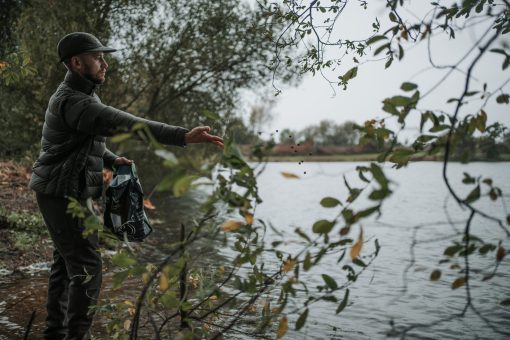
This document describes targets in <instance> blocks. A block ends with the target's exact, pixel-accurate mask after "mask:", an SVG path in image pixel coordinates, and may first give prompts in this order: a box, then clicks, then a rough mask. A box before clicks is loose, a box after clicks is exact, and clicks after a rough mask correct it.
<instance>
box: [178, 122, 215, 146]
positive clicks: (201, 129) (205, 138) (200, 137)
mask: <svg viewBox="0 0 510 340" xmlns="http://www.w3.org/2000/svg"><path fill="white" fill-rule="evenodd" d="M209 131H211V128H210V127H209V126H197V127H195V128H193V129H191V131H189V132H188V133H186V135H185V136H184V140H185V142H186V144H193V143H213V144H216V145H218V146H219V147H220V148H223V139H222V138H221V137H219V136H214V135H211V134H209Z"/></svg>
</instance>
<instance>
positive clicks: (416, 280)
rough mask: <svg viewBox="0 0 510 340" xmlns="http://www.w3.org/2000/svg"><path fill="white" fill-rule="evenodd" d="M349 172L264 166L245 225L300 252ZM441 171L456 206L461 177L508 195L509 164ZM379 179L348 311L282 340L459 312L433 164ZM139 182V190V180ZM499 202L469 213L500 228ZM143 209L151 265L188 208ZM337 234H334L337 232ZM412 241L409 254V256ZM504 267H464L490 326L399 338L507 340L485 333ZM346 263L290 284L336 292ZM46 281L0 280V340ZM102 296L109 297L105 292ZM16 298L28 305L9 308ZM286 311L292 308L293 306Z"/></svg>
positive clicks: (444, 205) (379, 328)
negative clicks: (380, 196)
mask: <svg viewBox="0 0 510 340" xmlns="http://www.w3.org/2000/svg"><path fill="white" fill-rule="evenodd" d="M357 165H361V164H360V163H345V162H342V163H306V162H305V163H303V164H297V163H269V164H268V165H267V167H266V169H265V171H264V172H263V173H262V175H261V176H260V177H259V189H260V196H261V197H262V199H263V203H262V204H260V205H259V206H258V207H257V209H256V214H255V217H256V218H260V219H263V220H265V221H270V222H271V223H272V224H273V225H274V226H275V228H277V229H278V230H280V231H283V232H284V233H285V238H286V244H284V245H283V248H284V249H285V250H287V251H290V252H293V251H297V250H299V249H301V246H300V244H299V242H300V241H301V239H300V238H299V237H297V235H296V234H295V233H294V229H295V228H296V227H301V228H302V229H303V230H305V231H307V232H308V233H309V234H311V226H312V225H313V223H314V222H315V221H316V220H318V219H323V218H334V217H335V216H336V215H337V214H338V212H339V210H338V209H326V208H322V207H321V206H320V204H319V202H320V200H321V199H322V198H323V197H324V196H333V197H336V198H338V199H342V200H345V198H346V196H347V189H346V188H345V185H344V184H343V178H342V176H343V175H345V176H346V178H347V179H348V180H349V182H350V183H351V184H352V185H353V186H356V185H361V181H360V180H359V179H357V173H356V172H355V171H354V170H355V168H356V166H357ZM449 169H450V170H449V174H450V176H451V178H452V185H453V186H454V188H456V189H457V190H459V192H461V193H462V194H461V197H465V195H467V193H468V192H469V191H470V189H471V188H472V186H471V187H468V186H466V185H464V184H462V183H461V179H462V173H463V172H469V173H470V174H471V175H473V176H478V175H483V178H486V177H490V178H492V179H493V181H494V185H496V186H498V187H500V188H501V189H502V191H503V193H509V192H510V182H509V174H510V163H472V164H469V165H462V164H459V163H452V164H450V168H449ZM282 171H285V172H291V173H295V174H297V175H298V176H300V178H299V179H287V178H284V177H283V176H282V175H281V172H282ZM387 171H388V172H387V175H388V177H389V178H390V179H392V181H393V183H392V189H393V191H394V193H393V195H392V196H391V197H390V198H389V199H388V200H387V202H385V203H384V205H383V207H382V215H381V216H380V218H379V219H377V218H375V217H374V218H370V220H368V221H364V222H362V227H363V231H364V235H365V240H368V242H367V243H366V244H365V245H364V248H363V250H362V255H363V254H369V253H370V252H372V251H373V249H374V246H373V244H374V240H375V239H377V240H378V242H379V244H380V246H381V249H380V253H379V256H378V257H377V258H376V259H375V260H374V262H373V263H372V265H370V266H369V267H368V269H367V270H366V271H365V272H364V273H363V274H362V275H361V276H360V277H359V278H358V280H357V281H356V282H355V283H354V284H353V285H352V286H351V287H350V298H349V305H348V307H347V308H346V309H345V310H344V311H343V312H342V313H340V314H338V315H335V313H334V312H335V309H336V306H335V305H333V304H330V303H317V304H314V305H313V306H311V308H310V313H309V316H308V322H307V323H306V325H305V327H303V328H302V329H301V330H300V331H299V332H296V331H293V329H294V323H295V320H296V317H297V316H289V331H288V333H287V338H289V339H305V338H307V339H384V338H386V337H387V333H388V331H390V330H391V327H390V321H393V323H394V325H395V327H396V328H399V327H404V326H409V325H412V324H423V323H431V322H436V321H438V320H443V319H447V318H449V317H451V316H452V315H455V314H457V313H459V312H460V311H461V310H462V308H463V307H464V304H465V301H466V297H465V294H466V291H465V289H464V288H459V289H456V290H452V289H451V287H450V285H451V283H452V282H453V280H454V279H455V278H457V277H458V276H459V275H460V274H458V269H455V268H454V269H450V266H451V265H452V264H455V263H457V262H458V263H459V264H460V265H463V262H462V260H458V261H457V260H453V261H451V262H450V263H443V264H439V261H440V260H441V259H443V258H444V256H443V255H442V253H443V251H444V249H445V248H446V247H447V246H449V245H451V244H452V242H453V241H454V240H457V241H460V240H461V238H462V236H459V234H458V233H459V232H462V230H463V228H464V224H465V221H466V220H467V217H468V212H467V211H463V210H461V209H460V208H459V207H458V206H457V205H456V203H454V201H453V199H451V198H450V199H448V195H447V190H446V186H445V185H444V183H443V181H442V178H441V164H440V163H437V162H419V163H414V164H411V165H410V166H409V167H407V168H404V169H400V170H394V169H387ZM305 172H306V174H305ZM142 182H143V183H145V182H146V181H144V180H143V178H142ZM149 187H150V186H149ZM482 188H483V190H482V194H484V193H486V191H487V187H482ZM191 196H200V194H195V195H191ZM505 199H506V201H505V202H506V205H505V203H504V200H502V199H498V200H497V201H495V202H493V201H491V200H490V199H489V198H488V197H483V198H482V199H480V201H479V202H477V203H476V204H475V206H476V207H478V208H480V209H483V210H484V211H486V212H487V213H489V214H491V215H493V216H497V217H498V218H500V219H502V220H505V219H506V216H507V215H508V214H509V210H510V205H509V203H508V200H509V199H510V198H509V196H508V194H507V196H506V198H505ZM359 201H360V202H357V203H358V204H357V205H356V206H355V208H358V209H362V208H363V207H367V206H368V204H369V202H368V201H367V200H365V199H363V198H360V200H359ZM153 202H154V203H155V205H156V206H157V207H158V210H157V212H156V215H155V216H154V217H155V218H156V219H158V220H160V221H163V223H161V224H156V233H155V234H154V235H153V236H151V238H152V239H151V240H150V242H147V243H146V244H145V245H144V251H143V253H144V256H145V257H146V258H147V259H150V260H152V261H156V260H158V259H160V258H162V257H163V256H164V249H165V242H164V241H165V240H172V239H175V237H176V234H177V231H176V230H177V227H178V226H179V224H180V223H181V222H189V220H190V219H192V218H193V214H194V212H193V210H192V209H190V208H189V206H190V204H192V202H193V199H184V200H175V199H172V198H169V197H165V196H163V195H159V196H156V197H155V198H154V200H153ZM167 207H168V209H167ZM166 221H170V223H167V222H166ZM448 221H451V222H452V223H449V222H448ZM339 227H340V226H337V227H336V228H337V230H338V229H339ZM358 228H359V226H356V227H355V228H353V229H352V230H351V233H350V236H351V237H353V238H356V237H357V235H358V233H359V229H358ZM506 228H507V229H508V228H509V226H506ZM471 233H472V234H474V235H476V236H479V237H481V238H483V240H484V241H486V242H493V243H496V244H497V242H498V241H499V240H502V241H503V246H504V247H505V249H507V251H508V249H510V242H509V237H508V236H506V234H505V233H503V232H502V229H501V228H500V227H499V226H498V225H497V224H496V223H494V222H491V221H488V220H486V219H481V218H478V217H477V218H475V219H474V220H473V223H472V228H471ZM277 238H278V236H277V235H276V234H274V233H273V232H271V231H270V230H268V233H267V235H266V240H267V241H269V242H270V241H272V240H273V239H277ZM413 241H414V247H411V245H412V244H413ZM197 251H200V252H201V254H200V255H201V256H200V257H201V258H202V259H203V261H206V262H207V261H210V262H211V265H216V264H217V263H218V262H217V261H219V262H221V261H224V259H225V258H231V257H232V256H233V251H231V250H230V249H229V248H228V247H224V246H223V245H219V244H217V245H214V244H209V245H207V247H206V245H205V244H202V245H201V246H200V248H198V249H197ZM222 259H223V260H222ZM265 260H266V261H267V265H268V266H271V265H272V264H273V265H274V266H276V265H277V262H276V261H274V260H273V258H272V257H271V256H265ZM509 262H510V261H509V260H508V257H505V258H504V260H503V261H502V262H501V264H500V266H499V268H498V271H497V274H496V276H495V277H494V278H493V279H491V280H489V281H486V282H482V281H481V279H482V278H483V276H484V275H486V274H488V273H489V272H490V271H491V270H492V266H493V265H494V263H495V253H494V252H490V253H488V254H487V255H486V256H480V255H475V256H473V259H472V261H471V270H472V274H471V287H472V289H471V294H472V301H473V304H474V306H475V307H476V308H477V311H478V312H479V313H480V314H481V315H482V316H483V317H484V318H486V319H488V320H489V321H490V325H488V324H487V323H486V322H485V321H483V320H482V319H481V318H480V317H479V316H478V315H476V314H475V313H474V312H473V311H471V310H468V312H467V313H466V316H465V317H464V318H454V319H452V320H450V321H445V322H442V323H439V324H437V325H435V326H432V327H424V328H415V329H413V330H412V331H411V332H409V333H408V338H409V339H417V338H420V339H506V338H508V336H505V335H503V334H500V333H498V332H497V331H496V330H494V329H493V328H496V329H497V330H499V331H503V332H507V333H508V332H509V327H508V325H509V324H510V307H508V306H502V305H500V301H502V300H504V299H508V298H510V285H509V283H508V282H510V281H509V280H508V279H509V276H510V263H509ZM349 263H350V260H349V259H348V256H347V258H346V259H344V260H343V261H342V262H340V263H337V256H334V258H324V259H323V260H322V261H321V262H320V264H319V265H318V266H316V267H314V268H313V270H311V271H310V272H308V273H302V274H301V276H300V279H301V280H303V281H305V282H306V284H307V285H308V286H309V287H314V286H317V285H322V284H323V280H322V278H321V275H320V274H324V273H325V274H328V275H330V276H332V277H333V278H335V279H336V280H337V282H338V283H339V284H341V283H342V282H344V281H345V272H344V271H342V266H343V265H344V264H349ZM358 268H359V267H358ZM435 269H440V270H441V271H442V276H441V279H440V280H439V281H436V282H431V281H430V273H431V272H432V271H433V270H435ZM46 280H47V273H46V272H42V273H39V274H37V275H36V276H34V277H32V278H30V279H27V278H17V279H16V278H15V277H10V278H5V277H4V278H0V288H1V291H2V295H3V299H4V300H5V301H4V302H0V339H7V338H10V335H12V336H14V335H17V336H19V335H20V334H22V333H21V332H22V329H23V326H24V325H25V324H26V322H27V321H28V318H29V316H30V312H31V310H33V309H34V308H37V309H38V310H41V309H42V308H43V303H44V294H45V293H44V290H45V289H46ZM106 281H107V282H108V276H106ZM103 294H106V295H108V294H111V292H109V291H108V290H106V291H105V292H104V293H103ZM24 296H28V297H26V298H24V300H23V301H21V302H19V303H18V304H17V305H15V306H14V307H13V306H12V304H13V303H14V302H15V301H18V300H19V299H21V298H23V297H24ZM0 300H2V299H0ZM6 306H9V308H8V309H7V308H6ZM296 306H299V301H298V302H297V304H296ZM289 309H293V306H292V305H291V306H289ZM39 314H40V313H39ZM36 321H37V323H36V327H35V331H38V330H40V329H41V327H42V320H40V319H39V320H36ZM232 336H234V335H232ZM228 338H230V335H229V336H228Z"/></svg>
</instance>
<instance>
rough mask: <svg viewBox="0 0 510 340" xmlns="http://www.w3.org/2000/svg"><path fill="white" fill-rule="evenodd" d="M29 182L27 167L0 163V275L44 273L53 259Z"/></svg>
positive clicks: (50, 246) (14, 163)
mask: <svg viewBox="0 0 510 340" xmlns="http://www.w3.org/2000/svg"><path fill="white" fill-rule="evenodd" d="M29 179H30V167H29V166H25V165H22V164H19V163H16V162H13V161H7V162H4V161H0V275H22V274H23V273H26V274H28V275H29V274H30V273H31V272H33V271H34V270H37V269H40V270H46V269H47V266H45V265H44V263H47V262H49V261H50V260H51V257H52V256H51V254H52V245H51V240H50V239H49V237H48V234H47V231H46V227H45V226H44V222H43V220H42V218H41V215H40V213H39V210H38V208H37V203H36V200H35V194H34V193H33V191H32V190H30V189H29V188H28V186H27V185H28V181H29Z"/></svg>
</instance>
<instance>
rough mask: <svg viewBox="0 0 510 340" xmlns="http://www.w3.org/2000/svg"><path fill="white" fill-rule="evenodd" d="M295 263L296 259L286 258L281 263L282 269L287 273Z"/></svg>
mask: <svg viewBox="0 0 510 340" xmlns="http://www.w3.org/2000/svg"><path fill="white" fill-rule="evenodd" d="M295 265H296V261H294V260H287V261H285V262H284V263H283V268H282V270H283V272H284V273H288V272H290V271H291V270H292V269H293V268H294V266H295Z"/></svg>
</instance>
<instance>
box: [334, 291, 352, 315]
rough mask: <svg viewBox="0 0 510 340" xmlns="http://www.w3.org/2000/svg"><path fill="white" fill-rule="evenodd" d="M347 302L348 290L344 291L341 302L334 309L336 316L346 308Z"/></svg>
mask: <svg viewBox="0 0 510 340" xmlns="http://www.w3.org/2000/svg"><path fill="white" fill-rule="evenodd" d="M348 300H349V288H346V289H345V294H344V298H343V300H342V302H340V304H339V305H338V308H337V309H336V314H338V313H340V312H341V311H343V310H344V309H345V306H347V301H348Z"/></svg>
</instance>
